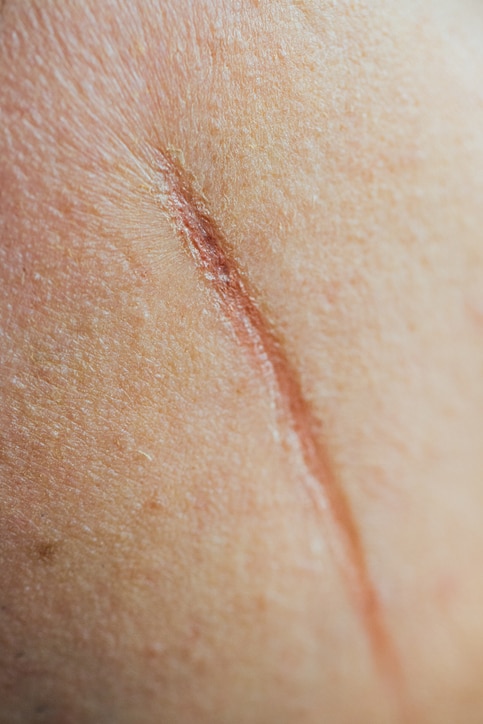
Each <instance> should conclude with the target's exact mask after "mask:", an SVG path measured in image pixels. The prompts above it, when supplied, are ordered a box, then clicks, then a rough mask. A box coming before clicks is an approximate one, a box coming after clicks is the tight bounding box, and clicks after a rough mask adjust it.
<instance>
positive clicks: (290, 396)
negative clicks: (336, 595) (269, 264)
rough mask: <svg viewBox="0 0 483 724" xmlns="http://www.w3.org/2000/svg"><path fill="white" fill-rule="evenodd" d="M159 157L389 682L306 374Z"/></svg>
mask: <svg viewBox="0 0 483 724" xmlns="http://www.w3.org/2000/svg"><path fill="white" fill-rule="evenodd" d="M154 156H155V158H154V160H155V164H156V170H157V177H158V178H157V182H156V185H157V187H159V191H160V192H161V194H162V197H163V199H162V203H163V205H164V206H166V207H167V211H168V213H169V214H170V216H171V219H172V223H173V224H174V225H175V227H176V230H177V232H178V233H179V236H180V237H181V239H182V242H183V245H184V247H185V249H186V250H187V252H188V253H189V254H190V256H191V257H192V259H193V261H194V263H195V265H196V267H197V268H198V270H199V271H200V273H201V275H202V276H203V277H204V279H205V281H206V282H207V283H208V285H209V286H210V287H211V289H212V291H213V292H214V294H215V298H216V301H217V305H218V307H219V308H220V310H221V312H222V314H223V315H224V317H225V318H226V319H227V320H228V322H229V324H230V325H231V326H232V328H233V331H234V333H235V335H236V337H237V339H238V341H239V343H240V344H241V345H242V346H243V347H245V349H247V348H248V350H249V351H250V352H251V353H252V354H253V355H254V357H255V358H256V360H257V362H258V364H259V366H260V367H261V371H262V374H263V375H264V377H265V380H266V382H267V383H268V385H269V387H270V392H271V395H272V397H273V398H274V400H275V403H276V406H277V408H278V413H279V417H283V419H284V420H285V424H286V425H288V427H289V432H290V435H289V437H290V442H291V446H292V448H297V450H298V453H299V456H300V457H301V459H302V461H303V465H304V468H305V474H304V478H305V481H306V483H307V488H308V492H309V494H310V495H311V497H312V499H313V500H314V502H315V504H316V505H317V506H318V507H319V508H320V509H321V510H322V511H323V512H324V514H325V516H326V517H328V520H329V524H330V525H332V526H333V527H334V528H335V529H336V533H337V542H336V543H337V545H336V549H337V556H338V559H339V564H340V565H341V568H342V569H343V574H344V576H345V578H346V581H347V583H348V585H349V587H350V590H351V592H352V596H353V600H354V605H355V606H356V607H357V610H358V611H359V615H360V617H361V619H362V621H363V624H364V625H365V629H366V632H367V635H368V638H369V640H370V644H371V647H372V649H373V653H374V655H375V657H376V659H377V662H376V663H378V664H379V665H380V666H381V667H382V668H383V670H384V674H385V676H387V675H388V674H389V675H390V676H391V677H393V675H394V676H399V674H398V673H397V672H398V669H399V666H398V662H397V656H396V653H395V650H394V646H393V643H392V641H391V639H390V636H389V634H388V632H387V629H386V626H385V623H384V620H383V613H382V606H381V602H380V600H379V596H378V594H377V591H376V588H375V586H374V583H373V581H372V579H371V575H370V572H369V568H368V564H367V560H366V555H365V551H364V546H363V543H362V539H361V535H360V532H359V529H358V527H357V525H356V522H355V519H354V516H353V513H352V510H351V507H350V505H349V502H348V500H347V497H346V495H345V493H344V491H343V489H342V487H341V485H340V484H339V481H338V479H337V476H336V474H335V472H334V469H333V466H332V464H331V461H330V459H329V455H328V452H327V449H326V446H325V445H324V444H323V442H322V441H321V440H320V437H321V434H320V423H319V421H318V420H317V418H316V416H315V415H314V413H313V411H312V409H311V407H310V405H309V403H308V401H307V400H306V398H305V397H304V395H303V392H302V388H301V384H300V381H299V377H298V374H297V373H296V370H295V369H294V368H293V367H292V365H291V364H290V362H289V360H288V359H287V357H286V354H285V352H284V350H283V348H282V346H281V344H280V342H279V340H278V339H277V337H276V335H275V333H274V332H273V330H272V328H271V326H270V325H269V323H268V321H267V320H266V319H265V317H264V316H263V314H262V312H261V311H260V309H259V307H258V306H257V304H256V303H255V301H254V299H253V297H252V296H251V294H250V293H249V291H248V287H247V284H246V282H245V280H244V279H243V276H242V275H241V273H240V271H239V269H238V266H237V264H236V263H235V261H234V260H233V259H232V257H231V256H230V254H229V253H228V250H227V245H226V242H225V240H224V237H223V235H222V233H221V231H220V229H219V228H218V226H217V225H216V223H215V222H214V221H213V220H212V218H211V216H210V214H209V212H208V210H207V208H206V205H205V203H204V202H203V200H202V198H201V196H200V195H199V194H197V193H196V192H195V190H194V188H193V184H192V183H191V182H190V181H189V178H188V175H187V173H186V172H185V171H184V170H183V169H182V168H181V166H180V165H179V163H178V162H177V161H176V160H175V159H174V158H173V157H172V156H171V155H170V154H169V152H166V151H160V150H159V149H155V150H154ZM158 193H159V192H158ZM286 437H287V435H286Z"/></svg>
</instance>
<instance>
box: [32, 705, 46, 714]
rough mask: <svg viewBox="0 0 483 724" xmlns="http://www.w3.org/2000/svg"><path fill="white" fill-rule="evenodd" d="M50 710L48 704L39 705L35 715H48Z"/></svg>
mask: <svg viewBox="0 0 483 724" xmlns="http://www.w3.org/2000/svg"><path fill="white" fill-rule="evenodd" d="M48 710H49V707H48V706H47V704H38V705H37V706H36V707H35V714H46V713H47V712H48Z"/></svg>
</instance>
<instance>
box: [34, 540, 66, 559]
mask: <svg viewBox="0 0 483 724" xmlns="http://www.w3.org/2000/svg"><path fill="white" fill-rule="evenodd" d="M59 545H60V544H59V542H58V541H42V542H41V543H37V545H36V546H35V552H36V554H37V557H38V559H39V560H40V561H45V562H47V563H48V562H50V561H52V560H53V558H54V557H55V555H56V553H57V550H58V548H59Z"/></svg>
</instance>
